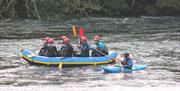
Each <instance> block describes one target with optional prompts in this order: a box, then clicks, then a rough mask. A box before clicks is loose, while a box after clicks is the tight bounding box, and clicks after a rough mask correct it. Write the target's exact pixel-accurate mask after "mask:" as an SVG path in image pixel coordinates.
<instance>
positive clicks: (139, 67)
mask: <svg viewBox="0 0 180 91" xmlns="http://www.w3.org/2000/svg"><path fill="white" fill-rule="evenodd" d="M146 67H147V65H133V67H132V69H126V68H124V73H131V72H133V71H138V70H144V69H145V68H146ZM102 69H103V71H104V73H121V72H122V67H121V66H119V65H115V66H102Z"/></svg>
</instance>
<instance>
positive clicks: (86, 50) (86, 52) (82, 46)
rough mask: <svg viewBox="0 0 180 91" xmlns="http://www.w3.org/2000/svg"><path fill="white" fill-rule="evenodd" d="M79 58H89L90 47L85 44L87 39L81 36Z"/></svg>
mask: <svg viewBox="0 0 180 91" xmlns="http://www.w3.org/2000/svg"><path fill="white" fill-rule="evenodd" d="M79 48H80V49H81V57H89V50H90V45H89V44H88V43H87V38H86V37H84V36H82V37H81V38H80V46H79Z"/></svg>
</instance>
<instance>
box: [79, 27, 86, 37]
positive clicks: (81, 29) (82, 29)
mask: <svg viewBox="0 0 180 91" xmlns="http://www.w3.org/2000/svg"><path fill="white" fill-rule="evenodd" d="M84 32H85V29H84V28H83V27H80V29H79V37H80V38H81V37H82V36H85V35H84Z"/></svg>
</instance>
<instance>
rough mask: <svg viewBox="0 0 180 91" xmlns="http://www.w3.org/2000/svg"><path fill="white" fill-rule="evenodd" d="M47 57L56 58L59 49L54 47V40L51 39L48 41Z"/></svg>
mask: <svg viewBox="0 0 180 91" xmlns="http://www.w3.org/2000/svg"><path fill="white" fill-rule="evenodd" d="M46 56H47V57H56V56H57V48H56V46H55V45H54V40H53V39H52V38H50V39H49V40H48V44H47V54H46Z"/></svg>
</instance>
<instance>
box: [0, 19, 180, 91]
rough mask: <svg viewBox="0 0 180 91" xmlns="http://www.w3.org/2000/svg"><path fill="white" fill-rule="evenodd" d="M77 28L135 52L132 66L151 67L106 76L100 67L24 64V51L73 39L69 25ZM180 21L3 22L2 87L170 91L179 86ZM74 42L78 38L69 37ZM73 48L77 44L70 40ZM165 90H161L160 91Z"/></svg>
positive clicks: (0, 48) (0, 33)
mask: <svg viewBox="0 0 180 91" xmlns="http://www.w3.org/2000/svg"><path fill="white" fill-rule="evenodd" d="M72 24H78V26H84V27H85V29H86V36H87V37H88V39H89V43H91V44H92V38H93V36H94V35H96V34H101V35H102V36H103V39H104V40H105V42H106V43H107V46H108V48H109V50H114V51H117V52H118V53H121V51H122V49H126V51H129V52H131V53H132V54H133V58H134V63H136V64H147V65H148V68H147V69H146V70H144V71H138V72H134V73H132V74H127V76H126V77H125V78H124V79H121V74H103V73H102V71H101V66H97V67H94V66H81V67H66V68H63V69H59V68H57V67H48V66H34V65H29V64H28V63H27V62H26V61H24V60H22V59H21V58H20V56H19V52H20V50H21V49H22V48H30V49H32V50H39V49H40V47H41V45H42V44H43V38H44V37H45V36H50V37H53V38H55V39H56V42H55V44H57V45H58V43H59V42H60V41H58V39H57V38H58V36H59V35H64V34H67V35H68V36H72V35H73V34H72V31H71V30H70V26H71V25H72ZM179 25H180V18H179V17H141V18H93V17H86V18H82V19H81V20H71V21H65V22H46V21H42V22H40V21H35V20H14V21H4V20H0V80H1V82H0V85H4V86H6V85H8V86H16V87H17V86H37V85H38V86H39V85H40V86H47V87H49V88H50V86H49V85H51V86H56V85H58V86H60V87H62V88H71V87H74V88H77V89H78V88H79V89H81V88H89V90H90V88H94V87H102V88H106V87H108V86H109V87H114V86H115V87H116V86H117V87H122V88H123V87H124V88H127V87H129V88H130V87H147V86H150V87H166V86H172V87H174V88H176V87H177V86H179V85H180V61H179V60H180V55H179V54H180V31H179V30H180V26H179ZM71 39H72V40H76V38H74V37H71ZM72 42H73V43H74V44H75V43H76V41H72ZM162 89H163V88H162Z"/></svg>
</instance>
